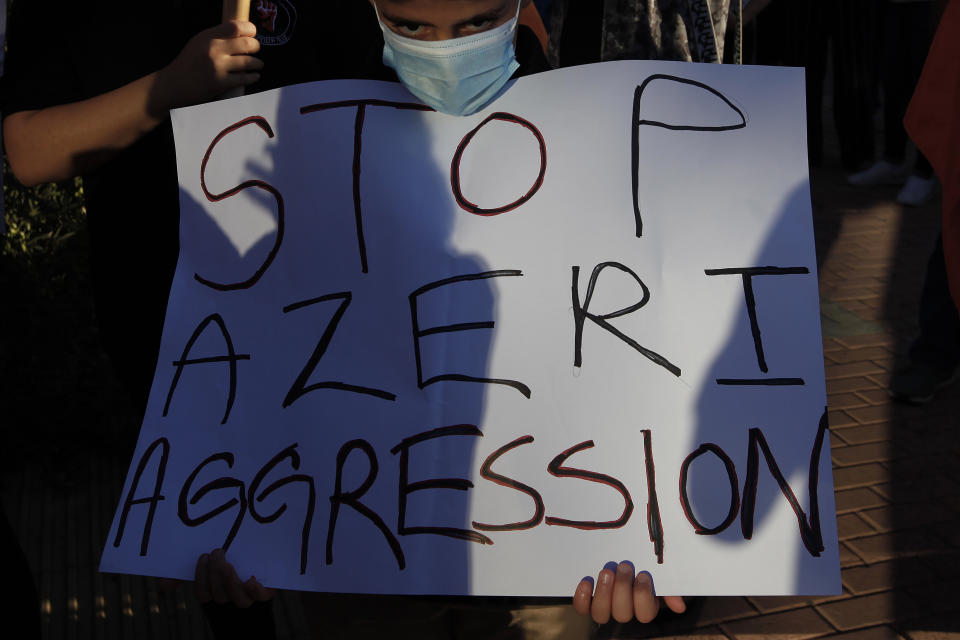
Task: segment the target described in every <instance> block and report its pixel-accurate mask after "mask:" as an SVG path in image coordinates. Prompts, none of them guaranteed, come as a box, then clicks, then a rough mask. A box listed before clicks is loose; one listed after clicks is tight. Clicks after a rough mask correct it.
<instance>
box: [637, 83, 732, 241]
mask: <svg viewBox="0 0 960 640" xmlns="http://www.w3.org/2000/svg"><path fill="white" fill-rule="evenodd" d="M654 80H669V81H671V82H679V83H681V84H687V85H690V86H694V87H699V88H700V89H703V90H704V91H708V92H709V93H711V94H713V95H715V96H717V97H718V98H720V99H721V100H723V101H724V102H725V103H726V105H727V106H728V107H730V108H731V109H733V110H734V111H735V112H736V113H737V115H739V116H740V122H739V123H737V124H733V125H724V126H716V127H703V126H691V125H675V124H667V123H666V122H660V121H657V120H641V119H640V106H641V102H642V100H643V93H644V91H646V90H647V87H649V86H650V83H651V82H653V81H654ZM641 125H647V126H650V127H661V128H663V129H670V130H672V131H733V130H734V129H743V128H744V127H746V126H747V119H746V116H744V115H743V111H741V110H740V109H739V108H737V106H736V105H735V104H733V103H732V102H730V100H728V99H727V97H726V96H724V95H723V94H722V93H720V92H719V91H717V90H716V89H714V88H713V87H709V86H707V85H705V84H703V83H702V82H697V81H696V80H688V79H687V78H678V77H676V76H670V75H666V74H662V73H655V74H653V75H652V76H650V77H649V78H647V79H646V80H644V81H643V84H641V85H640V86H639V87H637V88H636V90H634V92H633V117H632V118H631V119H630V137H631V139H632V140H633V144H632V146H631V155H632V158H631V159H632V162H631V170H632V172H631V176H630V177H631V182H632V184H633V216H634V220H635V222H636V227H637V237H638V238H639V237H641V236H642V235H643V219H642V218H641V217H640V195H639V190H640V126H641Z"/></svg>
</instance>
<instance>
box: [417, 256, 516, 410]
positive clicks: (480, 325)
mask: <svg viewBox="0 0 960 640" xmlns="http://www.w3.org/2000/svg"><path fill="white" fill-rule="evenodd" d="M522 275H523V273H522V272H520V271H518V270H514V269H507V270H502V271H487V272H484V273H473V274H470V275H465V276H454V277H452V278H444V279H443V280H438V281H437V282H432V283H430V284H426V285H424V286H422V287H420V288H419V289H417V290H416V291H414V292H413V293H411V294H410V319H411V323H412V324H413V352H414V357H415V358H416V362H417V386H418V387H420V388H421V389H423V388H424V387H426V386H428V385H431V384H433V383H435V382H440V381H442V380H447V381H453V382H486V383H488V384H502V385H506V386H508V387H512V388H514V389H516V390H517V391H519V392H520V393H522V394H523V395H524V396H526V397H527V398H529V397H530V387H528V386H527V385H525V384H523V383H522V382H518V381H517V380H505V379H502V378H478V377H475V376H468V375H464V374H459V373H443V374H440V375H436V376H433V377H431V378H428V379H427V380H424V379H423V365H422V363H421V357H420V339H421V338H423V337H425V336H430V335H433V334H436V333H452V332H454V331H470V330H473V329H493V327H494V322H493V321H492V320H488V321H485V322H464V323H461V324H450V325H444V326H440V327H431V328H429V329H421V328H420V320H419V312H418V305H417V298H418V297H420V296H422V295H423V294H425V293H427V292H428V291H432V290H434V289H438V288H440V287H445V286H447V285H451V284H456V283H457V282H470V281H472V280H484V279H487V278H501V277H505V276H522Z"/></svg>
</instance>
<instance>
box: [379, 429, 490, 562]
mask: <svg viewBox="0 0 960 640" xmlns="http://www.w3.org/2000/svg"><path fill="white" fill-rule="evenodd" d="M448 436H474V437H481V436H483V433H481V431H480V429H478V428H477V427H475V426H474V425H472V424H458V425H452V426H449V427H439V428H437V429H431V430H430V431H425V432H423V433H418V434H417V435H414V436H410V437H409V438H404V439H403V440H401V441H400V444H398V445H397V446H395V447H393V448H392V449H390V453H392V454H393V455H397V454H398V453H399V454H400V496H399V508H398V516H397V533H398V534H400V535H401V536H409V535H413V534H434V535H438V536H447V537H450V538H458V539H460V540H469V541H470V542H477V543H479V544H493V540H491V539H490V538H488V537H487V536H485V535H483V534H482V533H479V532H477V531H472V530H470V529H458V528H455V527H409V526H407V496H409V495H410V494H411V493H414V492H416V491H427V490H429V489H455V490H457V491H466V490H468V489H472V488H473V483H472V482H470V481H469V480H464V479H463V478H432V479H430V480H419V481H417V482H410V475H409V469H410V447H412V446H414V445H415V444H418V443H420V442H425V441H427V440H433V439H434V438H445V437H448Z"/></svg>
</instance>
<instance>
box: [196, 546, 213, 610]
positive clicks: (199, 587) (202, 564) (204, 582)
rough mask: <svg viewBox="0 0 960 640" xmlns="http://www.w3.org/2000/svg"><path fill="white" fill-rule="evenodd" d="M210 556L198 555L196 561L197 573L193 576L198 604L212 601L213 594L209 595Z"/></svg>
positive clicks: (205, 554)
mask: <svg viewBox="0 0 960 640" xmlns="http://www.w3.org/2000/svg"><path fill="white" fill-rule="evenodd" d="M209 572H210V555H209V554H207V553H202V554H200V557H199V558H198V559H197V571H196V573H195V574H194V589H195V590H196V592H197V600H199V601H200V602H210V601H211V600H213V594H211V593H210V579H209V577H208V576H209Z"/></svg>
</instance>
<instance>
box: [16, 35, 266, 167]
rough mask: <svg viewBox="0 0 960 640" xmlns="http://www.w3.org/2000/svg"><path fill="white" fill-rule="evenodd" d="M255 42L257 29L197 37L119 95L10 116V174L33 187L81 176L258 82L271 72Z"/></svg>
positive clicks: (113, 92) (126, 86) (102, 96)
mask: <svg viewBox="0 0 960 640" xmlns="http://www.w3.org/2000/svg"><path fill="white" fill-rule="evenodd" d="M255 35H256V28H255V27H254V26H253V24H252V23H250V22H238V21H231V22H227V23H224V24H221V25H217V26H216V27H212V28H210V29H207V30H205V31H202V32H200V33H198V34H197V35H196V36H194V37H193V38H192V39H191V40H190V41H189V42H188V43H187V44H186V46H185V47H184V48H183V50H182V51H181V52H180V54H179V55H178V56H177V57H176V59H174V60H173V62H171V63H170V64H169V65H167V66H166V67H164V68H163V69H160V70H159V71H156V72H154V73H151V74H149V75H147V76H144V77H142V78H140V79H138V80H135V81H133V82H131V83H129V84H127V85H124V86H123V87H120V88H119V89H115V90H113V91H110V92H108V93H105V94H102V95H99V96H96V97H93V98H89V99H87V100H82V101H80V102H74V103H70V104H63V105H57V106H52V107H48V108H45V109H39V110H34V111H20V112H17V113H12V114H10V115H8V116H6V118H4V121H3V138H4V144H5V146H6V152H7V159H8V160H9V162H10V168H11V169H12V170H13V173H14V175H16V176H17V179H18V180H20V182H22V183H23V184H25V185H35V184H39V183H41V182H50V181H54V180H61V179H64V178H69V177H72V176H75V175H79V174H81V173H83V172H85V171H89V170H91V169H94V168H96V167H98V166H99V165H101V164H103V163H104V162H106V161H107V160H109V159H110V158H111V157H113V156H114V155H116V154H117V153H118V152H120V151H122V150H123V149H125V148H127V147H129V146H130V145H132V144H133V143H135V142H136V141H137V140H139V139H140V138H141V137H142V136H144V135H145V134H147V133H149V132H150V131H152V130H153V129H154V128H156V127H157V126H158V125H159V124H160V123H161V122H163V121H164V120H165V119H166V118H167V114H168V111H169V110H170V109H173V108H176V107H183V106H187V105H191V104H197V103H199V102H204V101H207V100H211V99H213V98H215V97H217V96H219V95H221V94H223V93H224V92H225V91H227V90H229V89H231V88H233V87H238V86H245V85H248V84H251V83H253V82H255V81H256V80H257V79H258V78H259V73H257V72H258V71H259V70H260V68H261V67H262V66H263V63H262V62H261V61H260V60H258V59H257V58H254V57H252V54H254V53H256V52H257V51H258V50H259V48H260V44H259V42H257V40H256V38H254V36H255ZM117 55H124V52H117Z"/></svg>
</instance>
